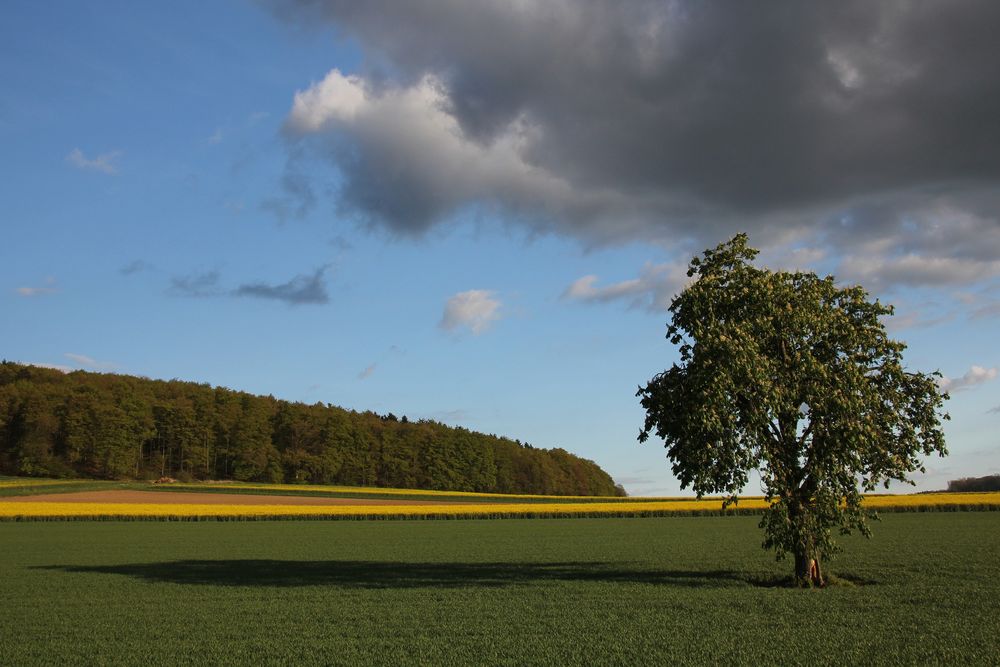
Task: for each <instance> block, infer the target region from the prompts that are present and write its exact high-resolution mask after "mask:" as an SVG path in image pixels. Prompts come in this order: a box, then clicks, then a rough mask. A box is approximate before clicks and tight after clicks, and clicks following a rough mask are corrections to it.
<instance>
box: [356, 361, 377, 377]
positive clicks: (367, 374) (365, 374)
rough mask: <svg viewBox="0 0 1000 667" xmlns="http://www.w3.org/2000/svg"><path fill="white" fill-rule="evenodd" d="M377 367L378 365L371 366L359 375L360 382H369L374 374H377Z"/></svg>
mask: <svg viewBox="0 0 1000 667" xmlns="http://www.w3.org/2000/svg"><path fill="white" fill-rule="evenodd" d="M377 365H378V364H372V365H371V366H369V367H368V368H366V369H365V370H363V371H361V372H360V373H358V379H359V380H367V379H368V378H370V377H371V376H372V373H374V372H375V367H376V366H377Z"/></svg>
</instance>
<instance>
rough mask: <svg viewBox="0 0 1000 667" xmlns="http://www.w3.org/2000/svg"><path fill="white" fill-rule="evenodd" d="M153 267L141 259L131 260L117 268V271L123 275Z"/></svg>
mask: <svg viewBox="0 0 1000 667" xmlns="http://www.w3.org/2000/svg"><path fill="white" fill-rule="evenodd" d="M152 268H153V265H152V264H150V263H149V262H147V261H145V260H141V259H136V260H132V261H131V262H129V263H128V264H126V265H125V266H123V267H122V268H120V269H118V273H120V274H122V275H123V276H131V275H133V274H136V273H142V272H143V271H149V270H151V269H152Z"/></svg>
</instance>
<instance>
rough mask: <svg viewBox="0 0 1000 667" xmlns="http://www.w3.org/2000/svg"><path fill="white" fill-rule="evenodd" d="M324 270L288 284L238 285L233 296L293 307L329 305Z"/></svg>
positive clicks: (292, 280)
mask: <svg viewBox="0 0 1000 667" xmlns="http://www.w3.org/2000/svg"><path fill="white" fill-rule="evenodd" d="M326 269H327V267H325V266H323V267H320V268H318V269H316V270H315V271H314V272H313V273H311V274H306V275H299V276H295V277H294V278H292V279H291V280H289V281H288V282H285V283H280V284H278V285H269V284H267V283H261V282H258V283H248V284H245V285H240V286H239V287H237V288H236V289H235V290H234V291H233V295H234V296H246V297H253V298H255V299H275V300H277V301H284V302H285V303H287V304H290V305H293V306H297V305H302V304H324V303H329V302H330V295H329V294H328V293H327V291H326V283H325V282H324V280H323V274H324V273H326Z"/></svg>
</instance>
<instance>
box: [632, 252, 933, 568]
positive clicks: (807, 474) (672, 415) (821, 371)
mask: <svg viewBox="0 0 1000 667" xmlns="http://www.w3.org/2000/svg"><path fill="white" fill-rule="evenodd" d="M756 256H757V251H756V250H754V249H753V248H750V247H748V245H747V236H746V234H739V235H737V236H735V237H734V238H733V239H732V240H730V241H728V242H727V243H723V244H720V245H719V246H717V247H716V248H715V249H714V250H706V251H705V253H704V256H703V257H701V258H698V257H695V258H694V259H692V260H691V264H690V266H689V268H688V276H689V277H694V276H697V279H696V280H695V281H694V282H693V283H692V284H691V285H690V286H688V287H687V288H686V289H685V290H684V291H683V292H681V293H680V295H678V296H677V297H676V298H675V299H674V300H673V302H672V303H671V305H670V313H671V321H670V324H669V326H668V328H667V338H668V339H669V340H670V342H671V343H673V344H674V345H679V346H680V361H679V363H676V364H674V365H673V366H672V367H671V368H670V369H668V370H666V371H664V372H662V373H660V374H659V375H657V376H655V377H654V378H653V379H652V380H650V381H649V383H648V384H647V385H646V386H645V387H640V389H639V392H638V394H637V396H640V397H641V398H642V406H643V407H644V408H645V409H646V422H645V426H644V428H643V429H642V432H641V433H640V434H639V441H640V442H644V441H645V440H646V439H647V438H648V437H649V435H650V434H651V433H654V432H655V434H656V435H657V436H658V437H660V438H662V439H663V440H664V441H665V446H666V449H667V457H668V458H669V459H670V461H671V462H672V463H673V472H674V474H675V475H676V476H677V477H678V478H679V479H680V481H681V485H682V487H683V488H688V487H691V488H693V489H694V491H695V492H696V493H697V494H698V496H699V497H701V496H702V495H704V494H715V493H724V494H726V499H725V500H724V501H723V507H728V506H729V505H730V504H734V503H736V502H737V501H738V499H739V498H738V497H739V494H740V492H741V490H742V489H743V488H744V487H745V486H746V485H747V483H748V481H749V473H750V472H751V471H754V470H755V471H758V472H759V475H760V478H761V485H762V491H763V492H764V495H765V498H766V500H767V502H768V503H769V504H770V507H769V509H767V510H766V511H765V514H764V517H763V519H762V520H761V522H760V526H761V528H763V530H764V534H765V538H764V544H763V546H764V548H765V549H771V548H773V549H775V550H776V552H777V557H778V559H779V560H780V559H781V558H783V557H784V556H785V554H786V553H791V554H793V555H794V557H795V580H796V582H797V583H798V584H799V585H805V586H809V585H816V586H822V585H824V579H823V575H822V570H821V569H820V562H821V561H822V560H824V559H825V558H827V557H828V556H830V555H831V554H832V553H834V552H835V550H836V549H835V544H834V541H833V539H832V535H831V533H832V529H834V528H837V529H839V531H840V532H841V533H842V534H849V533H850V532H851V531H852V530H853V529H857V530H859V531H860V532H861V533H863V534H864V535H865V536H870V531H869V529H868V526H867V525H866V522H865V520H866V518H867V516H866V515H867V513H866V512H865V510H864V509H863V508H862V506H861V499H862V493H863V492H865V491H873V490H874V489H875V488H876V487H877V486H878V485H879V484H884V485H885V486H886V488H888V486H889V481H890V480H900V481H909V480H908V479H907V474H908V473H911V472H913V471H914V470H920V471H921V472H923V470H924V469H923V467H922V466H921V464H920V458H919V457H920V456H921V455H929V454H931V453H933V452H938V453H939V454H941V455H942V456H943V455H945V454H946V453H947V452H946V450H945V443H944V434H943V433H942V431H941V421H940V420H941V419H948V415H947V414H940V415H939V411H940V410H941V408H942V406H943V403H944V400H945V399H947V398H948V395H947V394H943V393H942V392H941V391H940V390H939V387H938V384H937V382H936V381H935V377H934V376H939V374H938V373H933V374H925V373H912V372H908V371H907V370H905V369H904V367H903V364H902V352H903V350H904V349H905V347H906V346H905V345H903V344H902V343H900V342H897V341H894V340H891V339H890V338H889V337H888V336H887V335H886V331H885V327H884V326H883V324H882V322H881V321H880V320H879V318H880V317H881V316H883V315H889V314H891V313H892V306H887V305H882V304H881V303H879V302H878V301H877V300H876V301H869V298H868V293H867V292H866V291H865V290H864V289H863V288H861V287H857V286H856V287H847V288H839V287H837V285H836V284H835V282H834V278H833V277H832V276H827V277H825V278H820V277H818V276H817V275H816V274H815V273H804V272H795V273H790V272H785V271H769V270H767V269H760V268H757V267H754V266H753V265H752V264H751V262H752V261H753V259H754V258H755V257H756ZM910 483H912V482H910Z"/></svg>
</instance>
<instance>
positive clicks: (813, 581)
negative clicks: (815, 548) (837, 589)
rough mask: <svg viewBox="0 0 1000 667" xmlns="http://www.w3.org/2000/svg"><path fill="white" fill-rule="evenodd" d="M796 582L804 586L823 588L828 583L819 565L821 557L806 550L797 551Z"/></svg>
mask: <svg viewBox="0 0 1000 667" xmlns="http://www.w3.org/2000/svg"><path fill="white" fill-rule="evenodd" d="M795 583H796V584H798V585H799V586H803V587H807V586H808V587H812V586H815V587H816V588H822V587H823V586H825V585H826V582H825V581H824V580H823V571H822V570H821V569H820V566H819V558H816V557H815V556H813V555H811V554H809V553H807V552H805V551H798V552H796V553H795Z"/></svg>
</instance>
